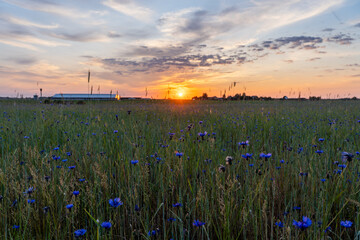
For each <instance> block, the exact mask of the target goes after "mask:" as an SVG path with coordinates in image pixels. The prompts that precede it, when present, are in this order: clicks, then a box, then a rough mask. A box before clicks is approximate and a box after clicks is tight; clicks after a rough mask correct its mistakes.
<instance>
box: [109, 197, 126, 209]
mask: <svg viewBox="0 0 360 240" xmlns="http://www.w3.org/2000/svg"><path fill="white" fill-rule="evenodd" d="M109 204H110V206H112V207H114V208H117V207H118V206H121V205H123V202H122V201H121V200H120V198H114V199H110V200H109Z"/></svg>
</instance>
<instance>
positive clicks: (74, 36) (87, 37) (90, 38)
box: [45, 31, 107, 42]
mask: <svg viewBox="0 0 360 240" xmlns="http://www.w3.org/2000/svg"><path fill="white" fill-rule="evenodd" d="M45 34H47V35H48V36H51V37H53V38H58V39H62V40H67V41H74V42H103V41H106V40H107V37H106V36H105V35H104V34H102V33H100V32H95V31H87V32H76V33H68V32H62V31H57V32H47V33H45Z"/></svg>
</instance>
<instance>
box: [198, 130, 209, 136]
mask: <svg viewBox="0 0 360 240" xmlns="http://www.w3.org/2000/svg"><path fill="white" fill-rule="evenodd" d="M198 135H199V136H200V137H204V136H206V135H207V132H206V131H205V132H203V133H202V132H199V133H198Z"/></svg>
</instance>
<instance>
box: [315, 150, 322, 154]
mask: <svg viewBox="0 0 360 240" xmlns="http://www.w3.org/2000/svg"><path fill="white" fill-rule="evenodd" d="M315 152H316V153H317V154H319V155H320V154H322V153H323V152H324V151H323V150H316V151H315Z"/></svg>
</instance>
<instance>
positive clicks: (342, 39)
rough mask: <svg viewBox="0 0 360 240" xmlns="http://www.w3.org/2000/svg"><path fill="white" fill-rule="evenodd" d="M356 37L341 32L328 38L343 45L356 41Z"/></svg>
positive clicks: (329, 40)
mask: <svg viewBox="0 0 360 240" xmlns="http://www.w3.org/2000/svg"><path fill="white" fill-rule="evenodd" d="M354 40H355V39H354V38H352V37H351V36H350V35H347V34H343V33H339V34H337V35H335V36H332V37H329V38H327V41H328V42H335V43H338V44H341V45H349V44H351V43H352V41H354Z"/></svg>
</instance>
